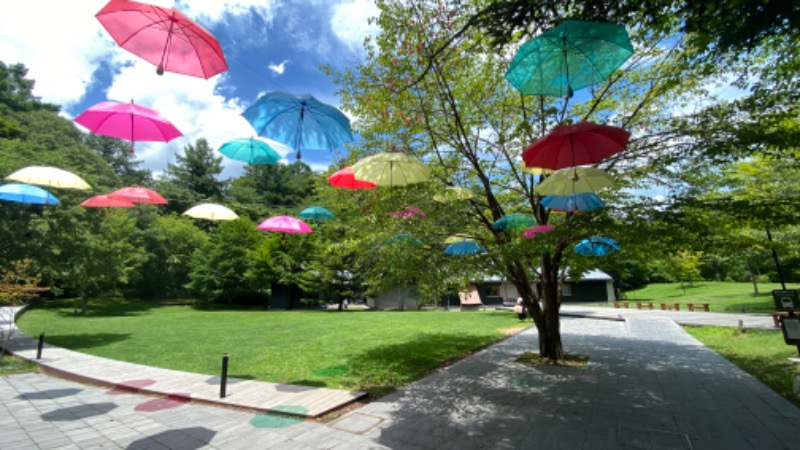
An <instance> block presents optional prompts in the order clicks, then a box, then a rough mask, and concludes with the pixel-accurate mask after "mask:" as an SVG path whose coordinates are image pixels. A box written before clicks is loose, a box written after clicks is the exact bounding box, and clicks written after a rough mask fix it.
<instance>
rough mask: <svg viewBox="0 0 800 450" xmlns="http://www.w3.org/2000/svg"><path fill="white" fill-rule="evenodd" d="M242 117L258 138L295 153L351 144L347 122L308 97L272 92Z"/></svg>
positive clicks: (329, 107) (330, 148) (260, 99)
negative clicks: (276, 143) (279, 143)
mask: <svg viewBox="0 0 800 450" xmlns="http://www.w3.org/2000/svg"><path fill="white" fill-rule="evenodd" d="M242 116H243V117H244V118H245V119H247V121H248V122H250V125H252V126H253V128H254V129H255V130H256V133H257V134H258V135H259V136H263V137H265V138H269V139H272V140H275V141H278V142H281V143H283V144H286V145H288V146H290V147H293V148H294V149H296V150H297V159H300V150H302V149H308V150H335V149H337V148H339V147H341V146H343V145H344V144H347V143H348V142H353V132H352V131H351V130H350V119H348V118H347V116H345V115H344V114H342V112H341V111H339V110H338V109H336V108H334V107H333V106H331V105H328V104H326V103H322V102H321V101H319V100H317V99H315V98H314V97H312V96H310V95H294V94H287V93H285V92H271V93H269V94H266V95H262V96H261V97H260V98H259V99H258V101H256V102H255V104H253V106H251V107H249V108H247V110H246V111H245V112H244V113H242Z"/></svg>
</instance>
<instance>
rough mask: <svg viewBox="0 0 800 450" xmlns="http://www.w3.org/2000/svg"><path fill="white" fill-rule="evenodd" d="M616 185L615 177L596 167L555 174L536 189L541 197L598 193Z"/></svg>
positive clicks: (565, 170)
mask: <svg viewBox="0 0 800 450" xmlns="http://www.w3.org/2000/svg"><path fill="white" fill-rule="evenodd" d="M613 185H614V177H612V176H611V175H610V174H609V173H608V172H606V171H604V170H600V169H595V168H594V167H573V168H571V169H562V170H558V171H556V172H553V173H552V174H551V175H550V176H548V177H547V178H546V179H545V180H544V181H542V182H541V183H539V185H538V186H536V187H535V188H534V190H535V191H536V193H537V194H539V195H573V194H580V193H583V192H597V191H599V190H600V189H603V188H606V187H610V186H613Z"/></svg>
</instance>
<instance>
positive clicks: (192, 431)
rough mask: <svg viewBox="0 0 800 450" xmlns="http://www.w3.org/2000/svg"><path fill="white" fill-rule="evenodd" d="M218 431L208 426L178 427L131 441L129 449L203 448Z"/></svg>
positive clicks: (190, 449)
mask: <svg viewBox="0 0 800 450" xmlns="http://www.w3.org/2000/svg"><path fill="white" fill-rule="evenodd" d="M216 434H217V432H216V431H214V430H211V429H209V428H206V427H189V428H178V429H175V430H169V431H162V432H161V433H157V434H153V435H150V436H146V437H144V438H142V439H137V440H135V441H133V442H131V443H130V445H128V446H127V447H126V448H127V449H128V450H145V449H152V448H182V449H187V450H192V449H198V448H203V447H206V446H208V445H210V444H211V440H212V439H213V438H214V436H215V435H216Z"/></svg>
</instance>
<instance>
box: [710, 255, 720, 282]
mask: <svg viewBox="0 0 800 450" xmlns="http://www.w3.org/2000/svg"><path fill="white" fill-rule="evenodd" d="M711 267H712V268H713V269H714V279H715V280H717V281H718V282H719V281H722V274H721V273H720V271H719V262H718V261H717V260H716V259H713V260H711Z"/></svg>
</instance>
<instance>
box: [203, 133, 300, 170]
mask: <svg viewBox="0 0 800 450" xmlns="http://www.w3.org/2000/svg"><path fill="white" fill-rule="evenodd" d="M275 143H276V144H278V145H280V146H281V147H283V144H280V143H278V142H275ZM289 150H291V148H289ZM219 152H220V153H222V154H223V155H225V156H227V157H228V158H230V159H235V160H237V161H244V162H246V163H248V164H275V163H277V162H278V161H280V160H281V158H282V157H281V155H280V154H279V153H278V152H276V151H275V149H274V148H272V146H270V144H269V143H268V142H267V141H266V139H261V138H257V137H251V138H236V139H231V140H230V141H228V142H226V143H224V144H222V147H220V148H219Z"/></svg>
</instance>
